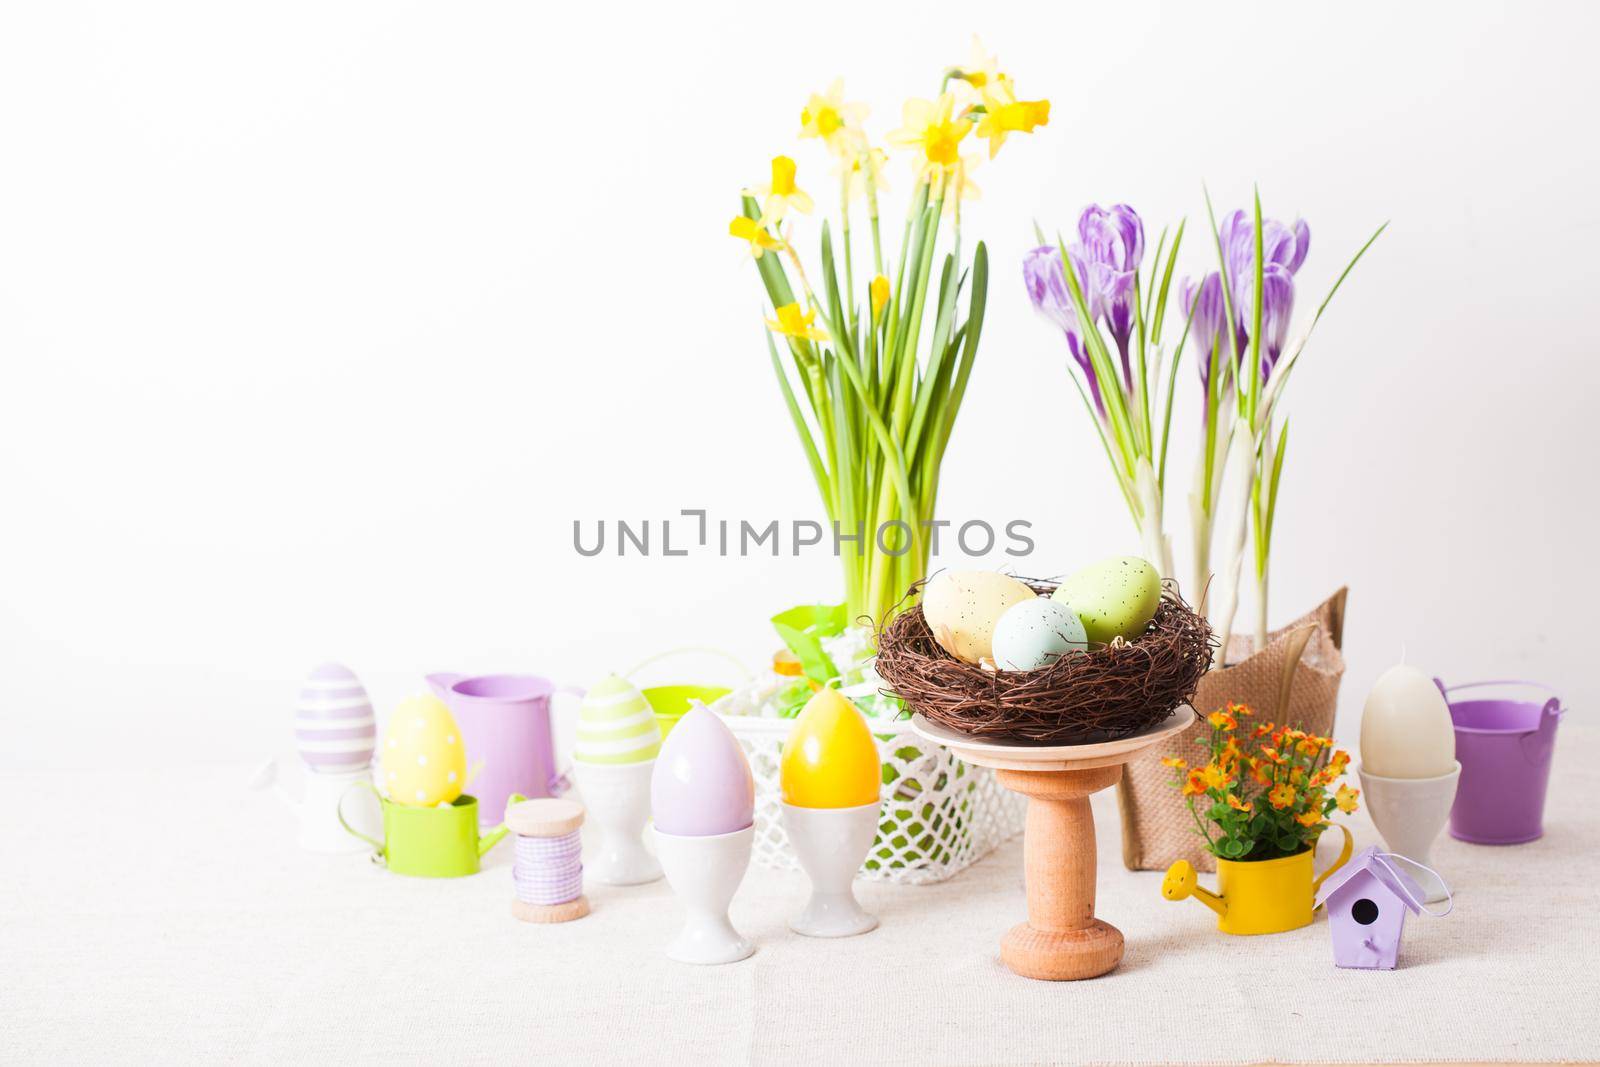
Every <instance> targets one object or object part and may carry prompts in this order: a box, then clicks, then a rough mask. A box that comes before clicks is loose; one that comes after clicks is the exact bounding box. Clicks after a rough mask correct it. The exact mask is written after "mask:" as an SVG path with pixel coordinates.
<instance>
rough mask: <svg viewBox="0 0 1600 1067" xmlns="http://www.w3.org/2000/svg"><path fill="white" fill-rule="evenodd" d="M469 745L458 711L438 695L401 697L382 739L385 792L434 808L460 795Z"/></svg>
mask: <svg viewBox="0 0 1600 1067" xmlns="http://www.w3.org/2000/svg"><path fill="white" fill-rule="evenodd" d="M466 783H467V750H466V746H464V745H463V744H462V743H461V731H460V729H458V728H457V726H456V720H455V716H453V715H451V714H450V709H449V708H447V707H445V706H444V701H442V700H440V699H439V698H438V697H436V696H431V695H423V696H414V697H412V698H411V699H409V700H403V701H401V702H400V706H399V707H397V708H395V709H394V715H393V716H391V717H390V719H389V729H388V733H387V734H386V735H385V737H384V740H383V791H384V792H385V793H386V794H388V797H389V799H390V800H392V801H394V802H395V803H396V804H410V805H413V806H418V807H427V808H431V807H436V806H437V805H439V804H448V803H450V802H451V801H453V800H455V798H456V797H458V796H460V795H461V790H462V789H463V788H465V787H466Z"/></svg>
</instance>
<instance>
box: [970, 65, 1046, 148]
mask: <svg viewBox="0 0 1600 1067" xmlns="http://www.w3.org/2000/svg"><path fill="white" fill-rule="evenodd" d="M983 110H984V114H983V118H982V119H980V120H979V122H978V136H979V137H982V138H983V139H984V140H986V141H988V142H989V158H990V159H993V158H994V157H995V156H996V155H998V154H999V152H1000V146H1001V145H1003V144H1005V143H1006V137H1007V135H1009V134H1013V133H1032V132H1033V131H1034V130H1035V129H1036V128H1037V127H1040V126H1044V125H1047V124H1048V123H1049V122H1050V101H1048V100H1018V99H1017V98H1016V95H1015V93H1014V92H1013V91H1012V89H1011V81H1010V79H1008V78H1006V77H1005V76H1004V75H1001V76H1000V78H998V79H997V80H996V81H995V82H994V83H993V84H992V85H991V86H987V87H985V88H984V90H983Z"/></svg>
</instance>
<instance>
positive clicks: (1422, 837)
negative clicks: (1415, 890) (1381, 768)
mask: <svg viewBox="0 0 1600 1067" xmlns="http://www.w3.org/2000/svg"><path fill="white" fill-rule="evenodd" d="M1356 773H1357V774H1358V775H1360V777H1361V789H1362V791H1363V792H1364V793H1365V794H1366V801H1367V813H1368V814H1369V815H1371V816H1372V822H1373V824H1374V825H1375V826H1377V828H1378V832H1379V833H1380V834H1382V835H1383V841H1384V844H1386V845H1388V846H1389V851H1390V852H1395V853H1398V854H1400V855H1402V856H1404V857H1405V858H1406V859H1408V860H1414V861H1416V863H1419V864H1422V865H1423V866H1427V867H1431V866H1433V860H1432V859H1430V858H1429V856H1428V854H1429V853H1430V852H1431V851H1432V850H1433V842H1434V840H1435V839H1436V838H1438V836H1439V831H1441V830H1443V829H1444V824H1445V822H1446V820H1448V819H1449V818H1450V807H1451V805H1452V804H1454V803H1455V800H1456V783H1457V782H1458V781H1459V780H1460V778H1461V764H1460V763H1457V764H1456V765H1455V769H1454V770H1452V771H1451V772H1450V773H1449V774H1441V775H1439V776H1438V777H1436V778H1382V777H1379V776H1378V775H1376V774H1368V773H1367V771H1366V770H1365V769H1364V768H1362V767H1359V766H1358V767H1357V768H1356ZM1407 873H1409V874H1410V875H1412V877H1414V878H1415V879H1416V880H1417V884H1419V885H1420V886H1421V887H1422V889H1423V891H1424V892H1425V893H1427V903H1429V904H1437V903H1438V902H1439V901H1441V900H1444V899H1445V898H1446V897H1447V896H1449V893H1448V892H1447V891H1446V890H1445V887H1444V883H1443V882H1442V881H1440V880H1439V878H1438V877H1437V876H1435V875H1434V874H1433V873H1432V872H1431V871H1419V870H1415V869H1413V870H1411V871H1408V872H1407Z"/></svg>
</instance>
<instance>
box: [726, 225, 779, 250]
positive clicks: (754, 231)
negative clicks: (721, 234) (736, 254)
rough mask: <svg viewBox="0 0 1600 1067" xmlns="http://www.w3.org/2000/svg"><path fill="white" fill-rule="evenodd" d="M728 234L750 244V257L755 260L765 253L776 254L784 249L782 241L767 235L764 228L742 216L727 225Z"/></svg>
mask: <svg viewBox="0 0 1600 1067" xmlns="http://www.w3.org/2000/svg"><path fill="white" fill-rule="evenodd" d="M728 234H729V236H731V237H737V238H738V239H739V240H741V241H748V242H750V255H751V256H752V257H753V258H755V259H760V258H761V256H762V254H763V253H765V252H778V251H781V250H782V249H783V247H784V245H783V241H782V240H780V239H779V238H777V237H774V236H772V234H770V233H768V232H767V229H766V227H765V226H763V225H761V223H759V222H757V221H756V220H755V219H752V218H748V217H746V216H744V215H737V216H735V217H734V220H733V221H732V222H730V223H728Z"/></svg>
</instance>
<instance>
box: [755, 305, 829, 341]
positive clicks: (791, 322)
mask: <svg viewBox="0 0 1600 1067" xmlns="http://www.w3.org/2000/svg"><path fill="white" fill-rule="evenodd" d="M777 315H778V317H777V318H776V319H768V320H767V328H768V329H770V330H771V331H772V332H773V333H781V334H783V335H784V336H785V337H799V338H803V339H805V340H807V341H826V340H827V339H828V331H827V330H824V329H823V328H822V327H820V326H816V325H813V323H814V322H815V321H816V318H817V313H816V311H815V310H812V311H806V312H802V311H801V310H800V305H799V304H785V305H783V306H782V307H781V308H778V309H777Z"/></svg>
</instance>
